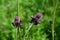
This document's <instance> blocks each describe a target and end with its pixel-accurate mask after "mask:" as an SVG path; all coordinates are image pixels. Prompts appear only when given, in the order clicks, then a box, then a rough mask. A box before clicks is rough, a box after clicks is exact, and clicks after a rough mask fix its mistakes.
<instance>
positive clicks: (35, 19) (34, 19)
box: [30, 13, 42, 25]
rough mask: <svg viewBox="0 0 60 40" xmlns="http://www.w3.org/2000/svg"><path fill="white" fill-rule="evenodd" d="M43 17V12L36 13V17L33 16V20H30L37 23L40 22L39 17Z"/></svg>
mask: <svg viewBox="0 0 60 40" xmlns="http://www.w3.org/2000/svg"><path fill="white" fill-rule="evenodd" d="M41 17H42V14H41V13H38V14H37V15H36V17H34V16H31V18H32V20H31V21H30V22H31V23H34V24H35V25H37V24H40V22H39V18H41Z"/></svg>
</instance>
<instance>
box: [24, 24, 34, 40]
mask: <svg viewBox="0 0 60 40" xmlns="http://www.w3.org/2000/svg"><path fill="white" fill-rule="evenodd" d="M32 25H33V24H30V25H29V28H28V29H27V30H26V32H25V35H24V40H25V37H26V36H27V34H28V32H29V31H30V29H31V27H32Z"/></svg>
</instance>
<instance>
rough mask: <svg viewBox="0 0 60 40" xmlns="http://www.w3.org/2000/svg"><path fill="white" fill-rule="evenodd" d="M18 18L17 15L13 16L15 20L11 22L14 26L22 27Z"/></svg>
mask: <svg viewBox="0 0 60 40" xmlns="http://www.w3.org/2000/svg"><path fill="white" fill-rule="evenodd" d="M18 19H19V17H18V16H15V21H14V22H12V25H13V26H16V27H20V28H22V21H21V20H20V21H19V20H18Z"/></svg>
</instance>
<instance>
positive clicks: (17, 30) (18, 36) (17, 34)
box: [16, 0, 20, 40]
mask: <svg viewBox="0 0 60 40" xmlns="http://www.w3.org/2000/svg"><path fill="white" fill-rule="evenodd" d="M17 16H19V0H17ZM19 20H20V18H19ZM19 30H20V28H19V27H17V28H16V40H19V38H20V35H19V32H20V31H19Z"/></svg>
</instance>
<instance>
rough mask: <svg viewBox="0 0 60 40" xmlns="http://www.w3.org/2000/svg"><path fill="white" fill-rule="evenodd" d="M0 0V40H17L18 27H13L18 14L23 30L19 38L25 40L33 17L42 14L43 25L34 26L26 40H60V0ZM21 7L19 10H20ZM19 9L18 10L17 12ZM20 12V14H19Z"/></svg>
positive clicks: (20, 31) (20, 30)
mask: <svg viewBox="0 0 60 40" xmlns="http://www.w3.org/2000/svg"><path fill="white" fill-rule="evenodd" d="M18 2H19V3H18V4H19V5H18V4H17V0H0V40H16V27H15V26H13V25H12V22H13V21H14V17H15V16H16V15H17V14H18V16H19V17H20V18H19V19H20V20H22V25H23V29H21V28H19V33H18V35H19V38H18V39H17V40H23V39H24V34H25V31H26V30H27V28H28V27H29V24H30V21H31V16H32V15H34V16H35V15H36V14H37V13H41V14H42V15H43V16H42V18H40V22H41V24H38V25H33V26H32V28H31V29H30V31H29V32H28V34H27V36H26V37H25V39H26V40H29V39H30V40H60V0H19V1H18ZM18 6H19V8H18ZM17 9H18V10H17ZM17 11H18V12H17Z"/></svg>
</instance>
